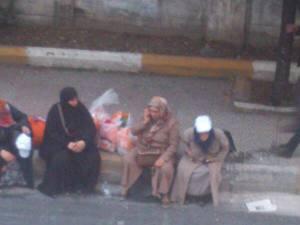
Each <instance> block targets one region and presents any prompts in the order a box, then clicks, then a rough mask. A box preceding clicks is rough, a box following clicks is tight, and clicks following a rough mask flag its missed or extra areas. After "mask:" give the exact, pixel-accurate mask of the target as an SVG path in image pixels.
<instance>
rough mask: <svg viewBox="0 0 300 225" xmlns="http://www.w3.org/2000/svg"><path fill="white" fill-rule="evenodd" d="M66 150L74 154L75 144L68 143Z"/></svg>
mask: <svg viewBox="0 0 300 225" xmlns="http://www.w3.org/2000/svg"><path fill="white" fill-rule="evenodd" d="M68 149H70V150H71V151H72V152H75V142H70V143H69V144H68Z"/></svg>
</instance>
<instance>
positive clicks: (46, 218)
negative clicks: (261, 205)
mask: <svg viewBox="0 0 300 225" xmlns="http://www.w3.org/2000/svg"><path fill="white" fill-rule="evenodd" d="M0 196H1V204H0V219H1V224H5V225H20V224H22V225H32V224H35V225H65V224H72V225H96V224H97V225H142V224H145V225H171V224H172V225H183V224H190V225H194V224H195V225H287V224H288V225H298V224H299V222H300V219H299V217H293V216H289V217H287V216H277V215H273V214H249V213H246V212H242V211H240V212H232V211H227V210H224V209H223V208H219V209H214V208H213V206H212V205H211V204H210V205H206V206H205V207H201V206H199V205H198V204H196V203H194V204H189V205H186V206H171V207H170V208H168V209H163V208H161V206H160V205H159V204H157V203H147V204H144V203H140V202H133V201H120V200H119V199H118V198H106V197H103V196H100V195H93V196H74V195H71V196H64V197H59V198H56V199H51V198H47V197H45V196H42V195H41V194H39V193H38V192H36V191H35V192H32V193H27V195H20V196H18V195H13V196H10V195H8V194H6V195H5V194H0Z"/></svg>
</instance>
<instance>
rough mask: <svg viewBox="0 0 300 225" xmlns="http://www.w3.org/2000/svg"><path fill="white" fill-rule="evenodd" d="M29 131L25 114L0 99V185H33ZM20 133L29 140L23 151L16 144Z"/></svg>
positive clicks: (30, 186)
mask: <svg viewBox="0 0 300 225" xmlns="http://www.w3.org/2000/svg"><path fill="white" fill-rule="evenodd" d="M30 133H31V131H30V128H29V123H28V118H27V115H26V114H24V113H23V112H21V111H19V110H18V109H17V108H16V107H14V106H13V105H11V104H10V103H8V102H6V101H5V100H3V99H0V171H1V172H0V186H13V185H22V186H23V185H25V186H27V187H29V188H33V187H34V182H33V169H32V154H33V152H32V149H31V137H30ZM21 134H23V135H24V134H26V135H27V136H26V137H27V138H28V141H29V146H28V147H26V149H25V152H24V151H23V152H21V151H22V150H21V149H20V148H18V146H17V145H16V140H17V138H18V136H19V135H21Z"/></svg>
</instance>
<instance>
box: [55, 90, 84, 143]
mask: <svg viewBox="0 0 300 225" xmlns="http://www.w3.org/2000/svg"><path fill="white" fill-rule="evenodd" d="M74 98H78V94H77V91H76V90H75V88H73V87H65V88H63V89H62V90H61V92H60V104H61V106H62V111H63V115H64V119H65V123H66V127H67V129H68V131H69V133H70V134H71V136H73V137H74V138H76V137H78V136H80V132H81V129H82V127H83V126H84V125H83V124H82V122H83V121H85V119H84V117H85V116H86V113H85V111H86V108H85V106H84V105H83V104H82V103H81V102H80V101H79V99H78V105H77V106H75V107H74V106H71V105H70V104H69V103H68V102H69V101H70V100H72V99H74Z"/></svg>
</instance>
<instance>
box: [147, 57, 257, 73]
mask: <svg viewBox="0 0 300 225" xmlns="http://www.w3.org/2000/svg"><path fill="white" fill-rule="evenodd" d="M142 71H144V72H152V73H159V74H168V75H179V76H207V77H228V76H233V75H239V76H244V77H249V78H251V77H252V75H253V66H252V62H251V61H247V60H230V59H208V58H201V57H182V56H165V55H155V54H145V55H143V56H142Z"/></svg>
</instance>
